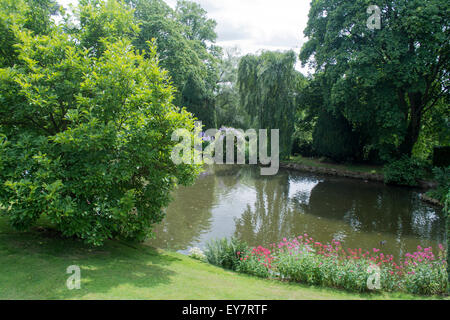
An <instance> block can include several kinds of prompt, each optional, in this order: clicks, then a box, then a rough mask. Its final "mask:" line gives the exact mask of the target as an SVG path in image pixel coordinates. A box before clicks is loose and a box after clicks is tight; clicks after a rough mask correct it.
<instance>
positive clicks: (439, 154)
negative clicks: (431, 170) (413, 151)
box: [433, 147, 450, 168]
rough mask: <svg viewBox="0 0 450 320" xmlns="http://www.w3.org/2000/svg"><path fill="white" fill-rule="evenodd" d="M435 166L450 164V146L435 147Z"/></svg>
mask: <svg viewBox="0 0 450 320" xmlns="http://www.w3.org/2000/svg"><path fill="white" fill-rule="evenodd" d="M433 166H435V167H441V168H442V167H448V166H450V147H435V148H434V151H433Z"/></svg>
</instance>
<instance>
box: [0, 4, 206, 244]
mask: <svg viewBox="0 0 450 320" xmlns="http://www.w3.org/2000/svg"><path fill="white" fill-rule="evenodd" d="M0 6H1V7H2V10H1V12H0V26H1V28H0V39H6V42H7V43H8V44H9V43H12V44H14V47H13V51H12V52H13V55H12V56H11V57H6V56H4V53H5V52H9V50H10V48H4V47H3V45H4V44H5V42H2V43H1V45H2V51H1V53H2V56H1V60H0V61H1V65H0V210H1V213H2V214H3V215H6V216H7V217H8V218H9V220H10V222H11V224H12V225H13V226H14V227H16V228H18V229H27V228H29V227H31V226H33V225H34V224H35V223H36V222H37V221H38V220H39V219H40V218H41V217H45V218H46V219H47V220H48V221H49V222H50V223H52V224H53V225H54V226H55V227H56V228H57V229H59V230H60V231H61V232H62V233H63V234H64V235H65V236H77V237H79V238H82V239H84V240H85V241H86V242H88V243H91V244H95V245H100V244H102V243H103V242H104V241H105V240H107V239H111V238H126V239H137V240H142V239H144V238H145V237H146V236H148V235H149V234H150V233H151V230H152V226H153V225H154V224H155V223H158V222H160V221H161V220H162V219H163V217H164V211H163V209H162V208H163V207H166V206H167V205H168V203H169V200H170V192H171V190H172V189H173V188H174V186H175V185H176V184H188V183H191V182H193V180H194V178H195V177H196V174H197V173H198V167H196V166H191V165H175V164H174V163H173V162H172V160H171V158H170V156H171V151H172V148H173V147H174V146H175V144H176V142H173V141H171V134H172V132H173V131H174V130H176V129H179V128H185V129H188V130H192V129H193V126H194V123H193V118H192V116H191V114H190V113H188V112H185V111H183V110H180V109H179V108H178V107H176V106H175V105H173V103H172V101H173V93H174V89H173V87H172V86H171V85H170V84H169V77H168V75H167V72H165V71H162V70H161V69H160V68H159V65H158V59H157V53H156V47H155V45H154V43H149V44H148V45H147V50H146V51H145V52H142V54H140V53H138V52H136V50H135V48H134V47H133V45H132V42H131V39H130V35H133V33H134V32H137V31H139V28H138V27H137V26H136V24H135V22H134V20H133V16H132V13H131V11H130V10H128V8H126V7H124V6H123V5H122V4H120V3H119V2H117V1H115V0H110V1H108V2H103V1H96V0H80V4H79V7H78V9H77V10H76V11H75V13H74V14H75V15H74V17H68V16H65V19H64V20H63V21H64V22H63V24H62V25H61V26H55V25H54V24H53V22H52V21H51V19H50V13H51V11H50V10H47V11H39V10H38V11H36V13H37V14H38V17H39V19H43V20H41V21H40V23H39V24H38V25H36V24H28V23H29V22H30V21H34V18H36V17H34V16H33V12H34V11H33V9H34V7H32V6H30V5H28V4H27V2H26V1H23V0H14V1H10V0H1V1H0ZM44 8H45V7H44ZM43 12H47V14H44V15H42V13H43ZM30 17H32V19H31V20H30V19H29V18H30ZM36 19H37V18H36ZM72 22H75V23H72ZM42 26H45V28H43V27H42ZM1 41H3V40H1Z"/></svg>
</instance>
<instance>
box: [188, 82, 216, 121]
mask: <svg viewBox="0 0 450 320" xmlns="http://www.w3.org/2000/svg"><path fill="white" fill-rule="evenodd" d="M181 104H182V105H183V106H185V107H186V109H187V110H188V111H189V112H191V113H192V114H193V115H194V116H195V117H196V118H197V119H198V120H200V121H202V124H203V125H204V126H205V128H206V129H211V128H216V117H215V115H216V114H215V112H214V108H213V107H212V106H214V102H213V97H212V96H211V92H208V90H207V89H206V88H205V86H204V81H203V80H202V79H201V78H199V77H198V76H197V75H196V74H194V73H191V74H190V75H189V77H188V78H187V80H186V83H185V84H184V88H183V91H182V93H181Z"/></svg>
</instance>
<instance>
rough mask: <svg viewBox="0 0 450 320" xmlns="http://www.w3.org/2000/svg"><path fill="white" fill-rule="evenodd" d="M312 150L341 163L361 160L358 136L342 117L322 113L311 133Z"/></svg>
mask: <svg viewBox="0 0 450 320" xmlns="http://www.w3.org/2000/svg"><path fill="white" fill-rule="evenodd" d="M313 147H314V150H315V151H316V152H317V153H318V154H319V155H321V156H325V157H328V158H330V159H332V160H335V161H338V162H342V161H346V160H357V159H359V158H361V154H362V148H361V146H360V143H359V136H358V135H357V134H356V133H355V132H353V130H352V127H351V125H350V124H349V123H348V122H347V120H346V119H345V118H344V117H342V116H338V117H336V116H334V115H332V114H330V113H328V112H324V113H323V114H322V115H320V116H319V119H318V120H317V124H316V126H315V128H314V132H313Z"/></svg>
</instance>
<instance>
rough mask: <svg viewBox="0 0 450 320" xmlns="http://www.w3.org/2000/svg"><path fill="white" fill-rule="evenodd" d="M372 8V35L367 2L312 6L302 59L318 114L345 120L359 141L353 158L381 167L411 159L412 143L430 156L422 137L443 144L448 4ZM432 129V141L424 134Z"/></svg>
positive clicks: (437, 0)
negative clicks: (375, 15) (376, 25)
mask: <svg viewBox="0 0 450 320" xmlns="http://www.w3.org/2000/svg"><path fill="white" fill-rule="evenodd" d="M378 5H379V7H380V9H381V29H379V30H370V29H369V28H368V27H367V25H366V22H367V19H368V15H367V13H366V9H367V6H368V3H367V1H365V0H356V1H341V0H318V1H314V2H312V4H311V10H310V13H309V21H308V26H307V28H306V29H305V31H304V33H305V36H307V37H308V39H309V40H308V41H307V42H306V43H305V44H304V46H303V48H302V51H301V54H300V58H301V60H302V62H303V64H306V63H309V64H310V65H311V66H312V67H313V68H314V69H315V75H314V78H313V79H312V81H313V82H316V83H317V86H316V87H320V90H321V95H322V98H321V100H322V103H323V105H322V107H320V108H319V109H320V110H317V111H319V112H317V113H316V115H317V116H319V117H321V116H323V114H324V113H323V112H327V115H326V117H329V116H330V115H334V117H335V120H337V119H342V118H344V119H346V121H347V122H348V123H349V124H350V126H351V128H352V130H353V132H356V133H357V134H358V135H359V137H360V141H359V147H360V151H359V152H360V153H362V152H364V153H365V154H366V156H367V154H368V153H369V151H376V153H377V154H378V155H379V156H380V157H381V158H382V159H384V160H388V159H391V158H397V157H399V156H400V155H402V154H406V155H411V154H412V152H413V150H414V146H415V145H416V143H417V141H419V142H420V143H421V149H423V148H428V149H427V150H429V149H430V148H429V146H430V142H429V141H427V139H429V138H427V137H424V136H423V134H427V135H428V137H433V138H432V139H438V140H439V141H437V142H436V143H438V144H439V143H446V144H448V143H449V142H450V141H449V140H448V134H446V133H444V132H442V131H443V130H444V131H446V132H448V130H449V127H448V123H447V125H445V124H444V123H443V122H442V121H440V122H439V121H438V120H437V119H438V118H440V119H441V120H442V119H445V118H446V119H448V118H449V116H450V110H449V108H448V105H449V88H450V82H449V79H450V75H449V63H450V33H449V29H450V18H449V17H450V14H449V13H450V4H449V2H448V1H446V0H426V1H423V0H401V1H381V2H380V1H379V2H378ZM308 103H310V104H311V105H315V102H313V101H311V100H309V101H307V102H306V103H305V104H304V106H305V107H307V106H308ZM444 106H445V107H444ZM436 112H438V113H439V116H437V115H436ZM322 120H323V119H322ZM335 120H334V121H335ZM438 122H439V123H440V124H439V125H438V126H439V127H440V129H439V130H438V131H436V130H433V132H435V133H436V134H434V133H431V132H430V131H429V130H427V129H425V130H424V125H427V126H428V125H429V124H431V123H434V124H436V123H438ZM447 122H448V121H447ZM437 132H440V133H439V134H437ZM336 138H337V136H336ZM443 139H445V140H443ZM422 151H423V150H421V152H422Z"/></svg>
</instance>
